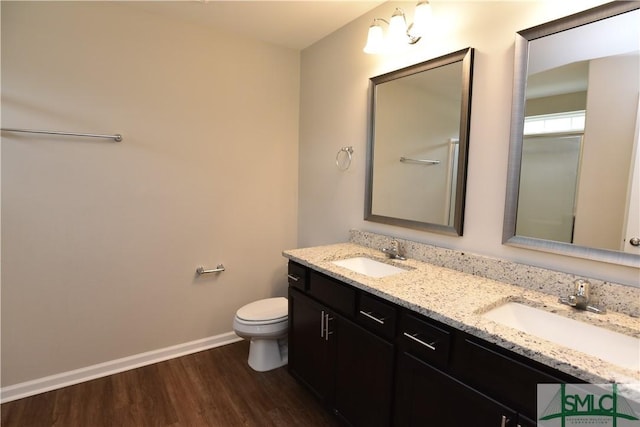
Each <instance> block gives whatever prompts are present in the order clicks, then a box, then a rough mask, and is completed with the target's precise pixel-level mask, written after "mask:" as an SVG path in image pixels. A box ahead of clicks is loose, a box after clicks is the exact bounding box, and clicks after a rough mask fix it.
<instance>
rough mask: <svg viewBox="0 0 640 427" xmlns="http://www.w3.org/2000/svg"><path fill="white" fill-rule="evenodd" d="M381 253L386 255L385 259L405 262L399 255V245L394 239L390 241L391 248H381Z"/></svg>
mask: <svg viewBox="0 0 640 427" xmlns="http://www.w3.org/2000/svg"><path fill="white" fill-rule="evenodd" d="M382 252H384V253H385V254H386V255H387V258H391V259H399V260H406V258H405V257H403V256H402V255H401V254H400V244H399V243H398V241H397V240H395V239H393V240H392V241H391V247H390V248H382Z"/></svg>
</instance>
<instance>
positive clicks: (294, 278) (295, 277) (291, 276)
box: [287, 274, 300, 282]
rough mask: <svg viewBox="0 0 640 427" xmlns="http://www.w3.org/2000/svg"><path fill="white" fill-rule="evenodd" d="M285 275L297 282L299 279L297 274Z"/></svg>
mask: <svg viewBox="0 0 640 427" xmlns="http://www.w3.org/2000/svg"><path fill="white" fill-rule="evenodd" d="M287 277H288V278H289V279H291V280H293V281H294V282H297V281H299V280H300V278H299V277H298V276H294V275H293V274H287Z"/></svg>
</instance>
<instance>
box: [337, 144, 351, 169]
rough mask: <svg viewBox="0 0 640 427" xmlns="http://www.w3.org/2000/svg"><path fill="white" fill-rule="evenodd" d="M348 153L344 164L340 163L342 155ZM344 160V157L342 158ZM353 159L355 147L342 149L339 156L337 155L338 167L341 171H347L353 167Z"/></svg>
mask: <svg viewBox="0 0 640 427" xmlns="http://www.w3.org/2000/svg"><path fill="white" fill-rule="evenodd" d="M341 153H347V157H346V158H345V160H343V161H342V162H341V161H340V154H341ZM342 157H343V158H344V156H342ZM352 159H353V147H352V146H348V147H342V148H341V149H340V150H339V151H338V154H336V167H337V168H338V169H339V170H341V171H346V170H347V169H349V166H351V160H352Z"/></svg>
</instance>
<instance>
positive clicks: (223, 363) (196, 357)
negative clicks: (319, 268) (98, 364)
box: [0, 341, 338, 427]
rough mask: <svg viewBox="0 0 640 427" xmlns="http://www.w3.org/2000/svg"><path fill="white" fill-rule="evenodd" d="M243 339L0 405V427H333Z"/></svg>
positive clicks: (313, 403) (310, 398)
mask: <svg viewBox="0 0 640 427" xmlns="http://www.w3.org/2000/svg"><path fill="white" fill-rule="evenodd" d="M248 351H249V345H248V342H247V341H242V342H238V343H234V344H230V345H226V346H223V347H218V348H215V349H212V350H207V351H203V352H200V353H195V354H191V355H188V356H183V357H180V358H177V359H172V360H168V361H166V362H161V363H157V364H154V365H150V366H145V367H142V368H138V369H134V370H131V371H127V372H122V373H120V374H115V375H111V376H109V377H104V378H100V379H96V380H93V381H88V382H86V383H82V384H77V385H74V386H70V387H65V388H62V389H59V390H54V391H50V392H47V393H42V394H40V395H36V396H32V397H28V398H25V399H20V400H16V401H13V402H8V403H5V404H3V405H1V406H0V411H1V420H2V423H1V425H2V427H14V426H15V427H17V426H20V427H48V426H56V427H102V426H105V427H106V426H113V427H116V426H118V427H129V426H131V427H144V426H153V427H165V426H171V427H178V426H180V427H182V426H185V427H187V426H188V427H199V426H221V427H227V426H229V427H231V426H305V427H313V426H318V427H322V426H328V427H334V426H338V423H337V421H335V419H333V417H332V416H331V415H330V414H329V413H328V412H326V411H325V410H324V408H323V407H322V406H321V405H320V403H319V402H318V401H316V400H315V398H314V397H313V396H312V395H311V394H310V393H309V392H308V391H307V390H306V389H305V388H304V387H302V386H301V385H300V384H298V383H297V382H296V380H294V379H293V378H292V377H291V376H290V375H289V373H288V372H287V370H286V367H284V368H279V369H276V370H273V371H269V372H262V373H259V372H255V371H253V370H252V369H251V368H249V366H248V365H247V355H248Z"/></svg>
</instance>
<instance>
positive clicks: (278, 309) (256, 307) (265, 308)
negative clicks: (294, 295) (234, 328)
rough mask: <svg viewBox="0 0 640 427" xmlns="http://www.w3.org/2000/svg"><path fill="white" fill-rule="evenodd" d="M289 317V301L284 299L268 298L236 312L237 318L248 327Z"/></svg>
mask: <svg viewBox="0 0 640 427" xmlns="http://www.w3.org/2000/svg"><path fill="white" fill-rule="evenodd" d="M288 315H289V305H288V301H287V299H286V298H284V297H277V298H267V299H261V300H259V301H254V302H252V303H249V304H247V305H245V306H243V307H240V308H239V309H238V311H237V312H236V318H237V320H238V321H239V322H240V323H244V324H246V325H251V324H261V325H267V324H271V323H277V322H281V321H283V320H286V319H287V317H288Z"/></svg>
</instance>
